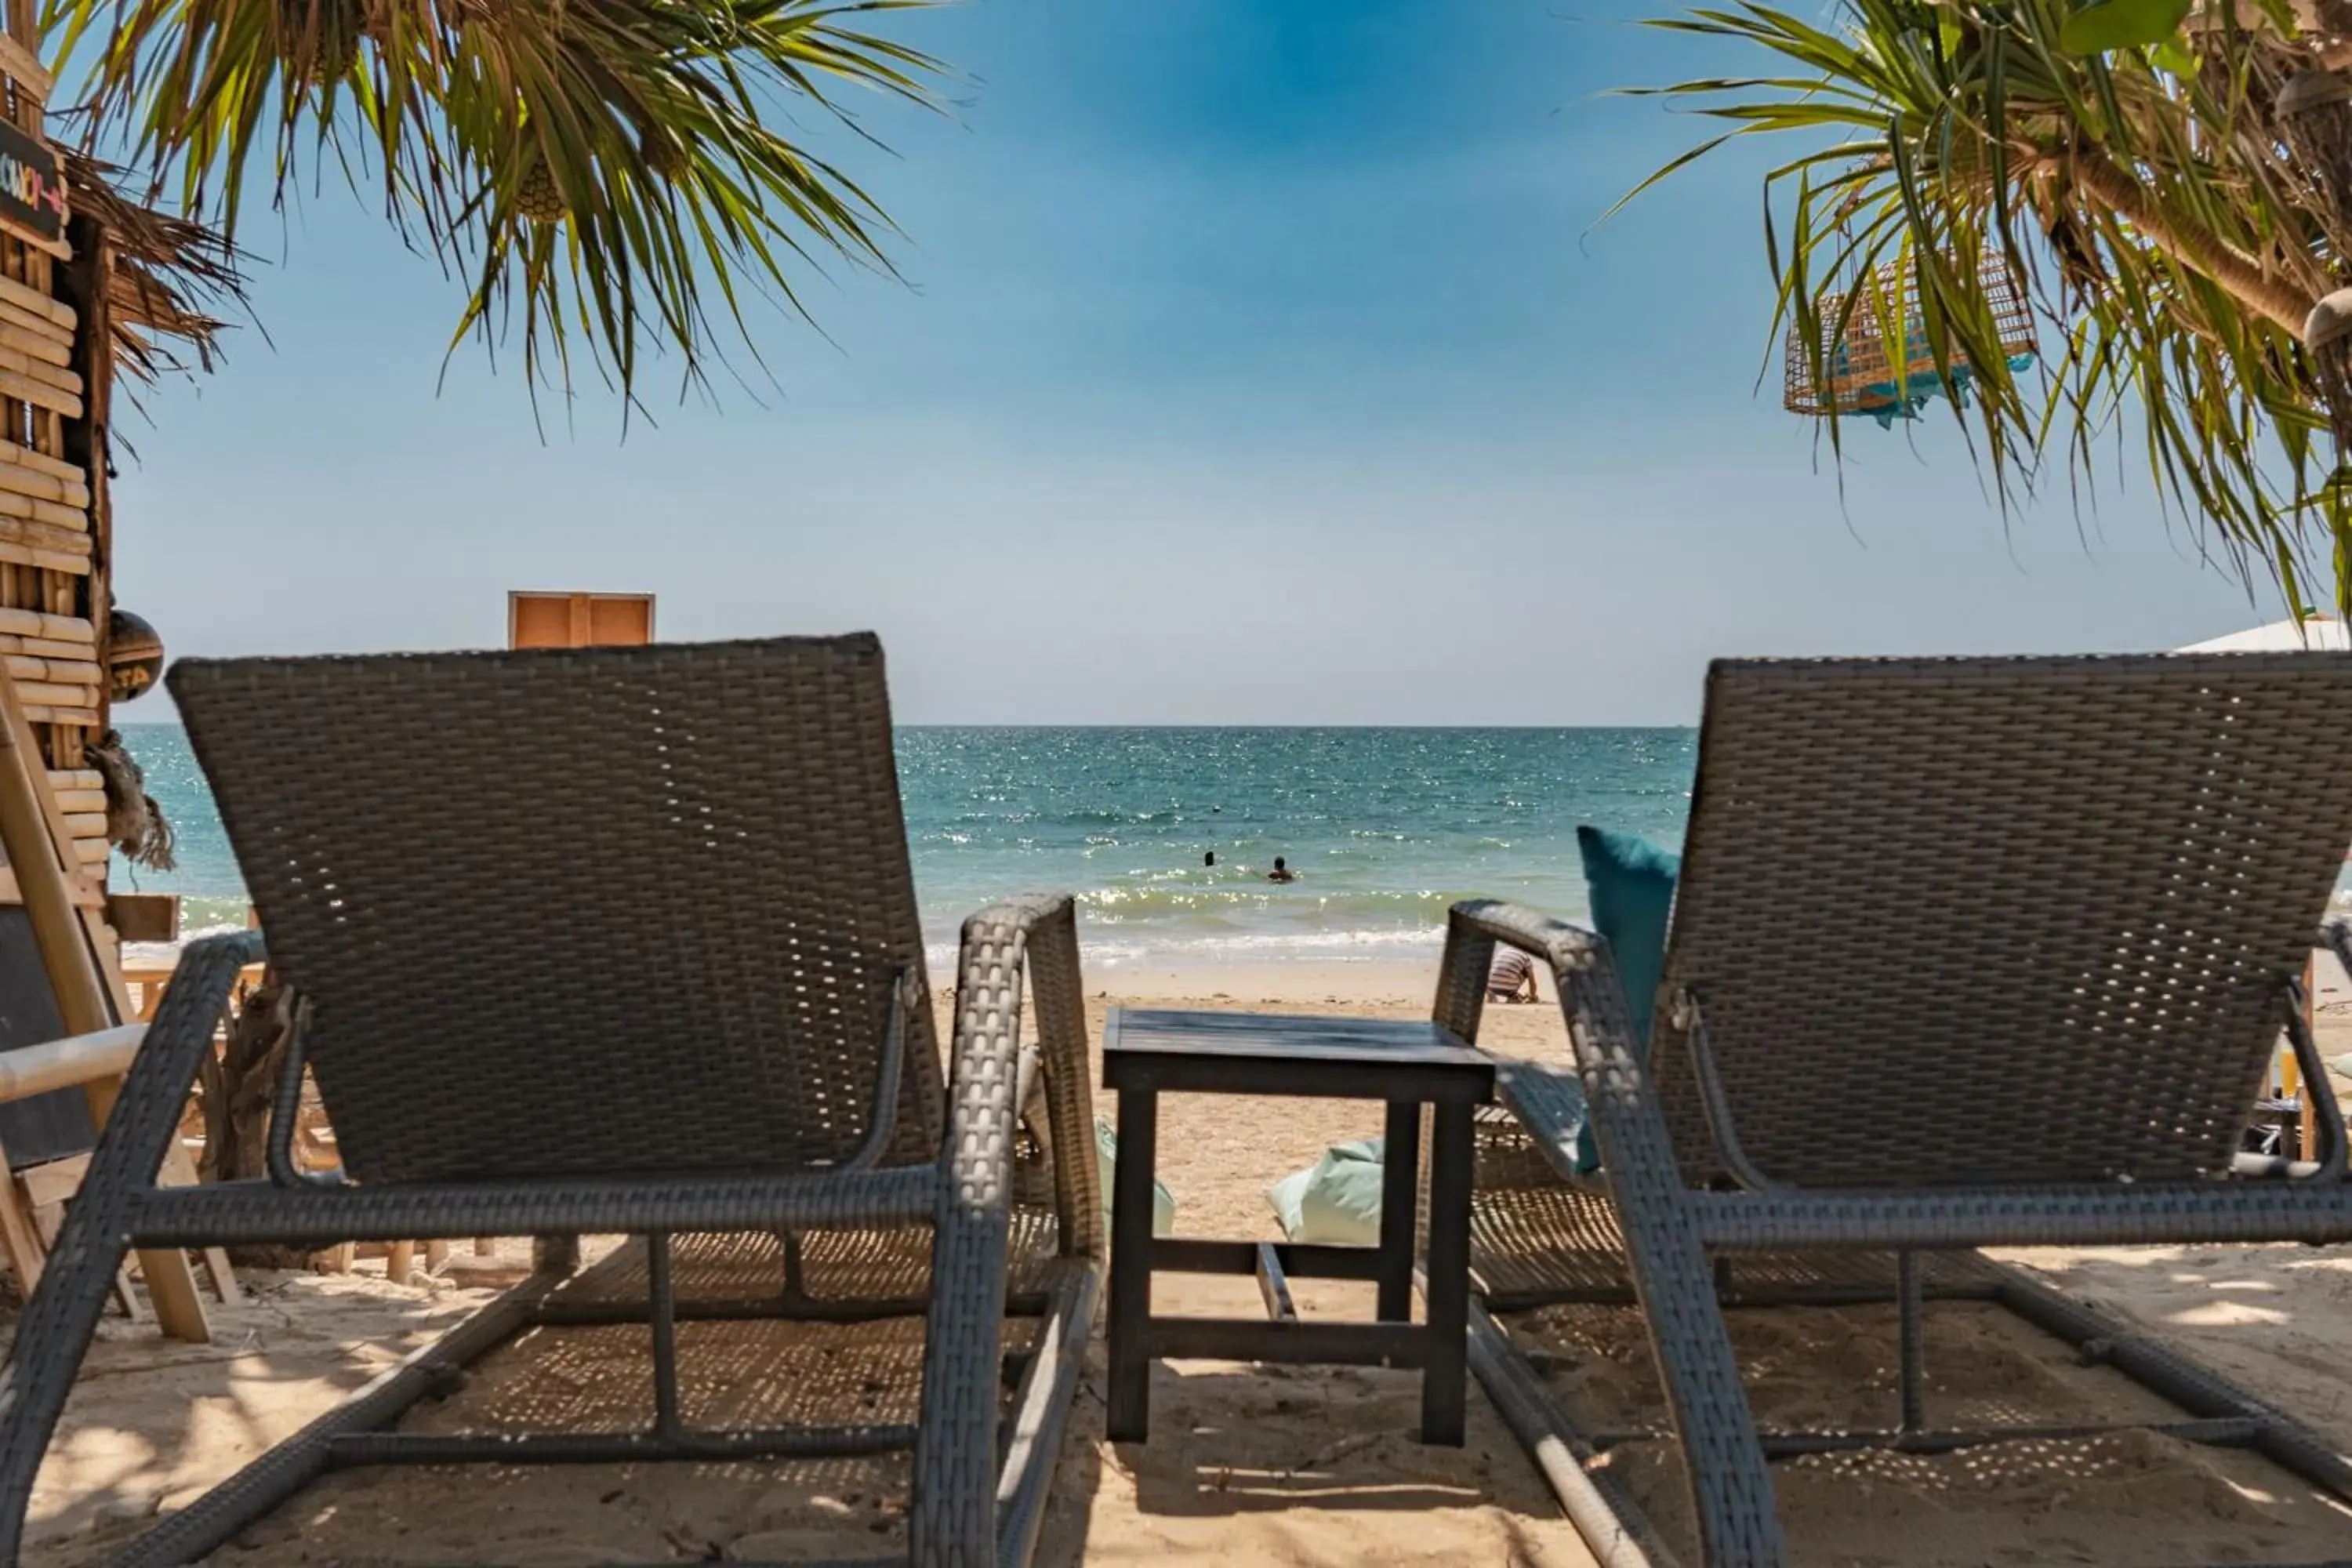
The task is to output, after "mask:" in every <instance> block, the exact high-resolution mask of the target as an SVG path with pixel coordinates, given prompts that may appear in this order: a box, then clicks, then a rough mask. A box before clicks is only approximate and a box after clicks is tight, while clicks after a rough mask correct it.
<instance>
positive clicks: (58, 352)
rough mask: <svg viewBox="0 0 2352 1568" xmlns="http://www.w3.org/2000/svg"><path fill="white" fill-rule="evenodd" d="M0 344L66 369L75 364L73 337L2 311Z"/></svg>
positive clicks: (59, 368) (47, 363) (24, 355)
mask: <svg viewBox="0 0 2352 1568" xmlns="http://www.w3.org/2000/svg"><path fill="white" fill-rule="evenodd" d="M0 347H5V348H6V349H7V350H8V351H9V352H10V353H15V354H20V355H22V356H23V357H24V358H26V359H27V360H29V361H32V362H33V363H37V364H46V365H49V366H52V367H54V368H56V369H58V370H64V369H66V368H67V367H68V366H69V365H71V364H72V363H73V340H72V339H71V338H68V337H67V336H66V335H65V334H64V333H62V332H59V331H57V329H55V328H54V327H52V328H49V329H47V330H46V331H43V330H40V329H37V328H34V327H31V326H29V325H26V319H25V318H24V317H23V316H20V315H17V314H16V313H14V312H12V311H8V310H0Z"/></svg>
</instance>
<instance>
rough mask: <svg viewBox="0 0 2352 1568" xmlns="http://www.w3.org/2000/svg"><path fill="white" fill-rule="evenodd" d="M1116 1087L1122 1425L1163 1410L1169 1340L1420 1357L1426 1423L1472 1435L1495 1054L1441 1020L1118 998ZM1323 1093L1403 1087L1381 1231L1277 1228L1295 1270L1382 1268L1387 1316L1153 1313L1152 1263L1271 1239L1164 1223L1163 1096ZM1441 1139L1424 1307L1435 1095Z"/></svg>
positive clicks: (1110, 1060)
mask: <svg viewBox="0 0 2352 1568" xmlns="http://www.w3.org/2000/svg"><path fill="white" fill-rule="evenodd" d="M1103 1087H1104V1088H1106V1089H1116V1090H1118V1171H1117V1175H1116V1178H1115V1180H1114V1184H1113V1187H1112V1193H1111V1222H1110V1230H1111V1252H1110V1323H1109V1338H1110V1410H1109V1420H1108V1431H1109V1435H1110V1437H1111V1438H1112V1440H1113V1441H1115V1442H1138V1443H1139V1442H1141V1441H1143V1440H1144V1439H1145V1438H1146V1437H1147V1436H1149V1435H1150V1426H1151V1363H1152V1361H1153V1359H1154V1358H1156V1357H1160V1356H1198V1357H1208V1358H1213V1359H1217V1360H1225V1361H1265V1362H1331V1363H1347V1364H1354V1365H1377V1364H1381V1363H1386V1364H1388V1365H1391V1366H1408V1367H1419V1368H1420V1369H1421V1373H1422V1380H1421V1437H1422V1441H1423V1442H1425V1443H1444V1444H1450V1445H1453V1446H1454V1447H1459V1446H1460V1445H1461V1443H1462V1440H1463V1402H1464V1399H1465V1396H1466V1393H1467V1387H1466V1383H1465V1363H1466V1359H1467V1353H1468V1343H1469V1341H1468V1326H1469V1300H1470V1182H1471V1127H1470V1122H1471V1115H1472V1111H1473V1110H1474V1109H1475V1107H1477V1106H1480V1105H1483V1104H1485V1103H1486V1101H1487V1100H1490V1099H1491V1098H1492V1097H1493V1095H1494V1089H1495V1064H1494V1063H1493V1062H1492V1061H1491V1060H1490V1059H1488V1058H1486V1056H1484V1055H1482V1054H1481V1053H1480V1052H1478V1051H1477V1050H1475V1049H1474V1048H1473V1047H1470V1046H1468V1045H1465V1044H1464V1043H1463V1042H1462V1040H1461V1039H1460V1038H1458V1037H1455V1036H1454V1035H1453V1034H1451V1033H1449V1032H1448V1031H1446V1030H1445V1029H1444V1028H1441V1027H1439V1026H1437V1025H1435V1024H1432V1023H1413V1022H1394V1021H1382V1020H1378V1019H1368V1018H1320V1017H1289V1016H1265V1015H1259V1014H1248V1013H1190V1012H1165V1011H1159V1010H1147V1009H1143V1008H1132V1007H1114V1008H1112V1009H1111V1012H1110V1019H1109V1022H1108V1025H1107V1026H1105V1028H1104V1031H1103ZM1162 1093H1171V1094H1271V1095H1308V1096H1316V1097H1324V1098H1337V1099H1345V1100H1385V1101H1386V1102H1387V1103H1388V1129H1387V1146H1386V1149H1385V1151H1384V1155H1385V1158H1384V1161H1383V1167H1382V1176H1381V1239H1380V1244H1379V1245H1378V1246H1376V1247H1325V1246H1310V1245H1303V1244H1298V1243H1289V1244H1281V1245H1274V1244H1266V1245H1265V1247H1264V1251H1265V1253H1266V1254H1269V1255H1270V1256H1271V1258H1272V1259H1274V1260H1276V1266H1277V1267H1278V1268H1280V1270H1281V1271H1282V1272H1283V1273H1286V1274H1293V1275H1297V1276H1299V1277H1300V1278H1302V1279H1370V1280H1375V1281H1377V1282H1378V1284H1379V1287H1380V1289H1379V1299H1378V1306H1377V1310H1376V1315H1377V1317H1378V1318H1379V1320H1380V1321H1378V1322H1373V1323H1323V1322H1317V1323H1307V1322H1299V1321H1296V1320H1295V1319H1293V1320H1289V1321H1283V1320H1280V1319H1277V1320H1276V1321H1260V1320H1258V1319H1255V1318H1155V1317H1153V1316H1152V1315H1151V1275H1152V1271H1153V1270H1154V1269H1166V1270H1169V1271H1170V1272H1173V1273H1185V1274H1253V1273H1255V1274H1259V1275H1260V1276H1261V1283H1262V1284H1265V1286H1266V1291H1267V1296H1268V1300H1269V1305H1270V1306H1271V1304H1272V1303H1273V1302H1274V1300H1276V1298H1278V1297H1279V1296H1280V1295H1281V1289H1280V1284H1279V1281H1278V1280H1275V1281H1273V1282H1271V1283H1267V1282H1266V1280H1265V1266H1264V1265H1262V1264H1261V1261H1260V1259H1261V1244H1259V1243H1256V1242H1250V1241H1198V1240H1192V1239H1189V1238H1187V1239H1183V1240H1177V1239H1174V1238H1165V1237H1153V1235H1152V1234H1151V1184H1152V1179H1153V1176H1154V1174H1155V1166H1156V1165H1157V1163H1158V1152H1159V1151H1158V1136H1157V1132H1158V1122H1159V1110H1160V1095H1161V1094H1162ZM1424 1105H1429V1106H1433V1107H1434V1109H1435V1118H1434V1121H1435V1128H1434V1135H1433V1139H1432V1141H1431V1145H1430V1176H1429V1256H1428V1284H1427V1287H1426V1289H1427V1296H1428V1303H1429V1307H1428V1314H1427V1318H1426V1321H1423V1322H1422V1323H1419V1324H1416V1323H1414V1322H1413V1321H1412V1273H1413V1222H1414V1217H1415V1209H1416V1206H1417V1205H1416V1191H1415V1189H1416V1187H1417V1185H1418V1179H1419V1166H1420V1160H1421V1108H1422V1107H1423V1106H1424Z"/></svg>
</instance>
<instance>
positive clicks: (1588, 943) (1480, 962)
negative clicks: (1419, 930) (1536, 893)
mask: <svg viewBox="0 0 2352 1568" xmlns="http://www.w3.org/2000/svg"><path fill="white" fill-rule="evenodd" d="M1497 943H1500V944H1502V945H1503V946H1506V947H1514V948H1517V949H1518V950H1519V951H1520V952H1524V953H1526V954H1527V955H1528V956H1529V957H1530V958H1535V959H1539V960H1541V961H1542V962H1543V963H1545V964H1547V965H1548V966H1549V968H1550V970H1551V974H1552V983H1553V984H1554V985H1555V986H1557V987H1558V988H1559V1003H1560V1007H1561V1009H1562V1011H1563V1012H1565V1013H1567V1015H1568V1016H1569V1021H1570V1027H1571V1029H1573V1027H1574V1025H1575V1021H1576V1017H1577V1015H1578V1013H1579V1012H1580V1011H1583V1012H1585V1013H1588V1014H1590V1015H1591V1026H1592V1028H1593V1029H1594V1030H1595V1031H1596V1032H1597V1033H1604V1034H1607V1035H1609V1036H1611V1037H1612V1043H1614V1044H1617V1045H1621V1046H1622V1047H1624V1048H1625V1049H1626V1050H1628V1051H1629V1052H1632V1051H1634V1050H1635V1046H1634V1042H1633V1020H1632V1016H1631V1015H1630V1014H1629V1013H1628V1011H1627V1010H1626V1006H1625V994H1624V992H1623V990H1622V988H1621V987H1620V986H1619V984H1618V983H1617V961H1616V960H1615V959H1614V958H1613V957H1612V956H1611V954H1610V951H1609V941H1608V939H1607V938H1606V937H1603V936H1601V934H1600V933H1598V932H1597V931H1586V930H1585V929H1584V928H1583V927H1581V926H1575V925H1570V924H1569V923H1568V922H1567V921H1561V920H1554V919H1553V918H1552V917H1551V916H1549V915H1547V914H1541V913H1538V911H1537V910H1530V909H1528V908H1526V907H1524V906H1523V905H1519V904H1510V903H1505V902H1502V901H1501V900H1496V899H1469V900H1464V901H1463V902H1461V903H1458V904H1456V905H1454V908H1453V909H1452V910H1449V911H1447V915H1446V924H1445V957H1444V963H1443V967H1442V969H1441V971H1440V973H1439V976H1438V990H1437V1021H1438V1022H1439V1023H1441V1024H1444V1026H1446V1027H1448V1028H1450V1029H1452V1030H1453V1031H1454V1033H1455V1034H1457V1035H1459V1036H1461V1037H1463V1038H1464V1039H1465V1040H1468V1041H1470V1042H1472V1043H1473V1044H1475V1043H1476V1041H1477V1038H1478V1020H1479V1018H1480V1016H1482V1015H1483V1014H1484V1012H1485V1008H1486V973H1487V971H1488V970H1490V969H1491V968H1492V967H1493V966H1494V962H1495V947H1496V944H1497Z"/></svg>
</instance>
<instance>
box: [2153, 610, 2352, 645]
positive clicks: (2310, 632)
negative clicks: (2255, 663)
mask: <svg viewBox="0 0 2352 1568" xmlns="http://www.w3.org/2000/svg"><path fill="white" fill-rule="evenodd" d="M2297 648H2308V649H2310V650H2311V651H2313V652H2315V653H2342V652H2344V651H2345V650H2346V649H2347V648H2352V639H2347V637H2345V634H2344V623H2343V622H2342V621H2330V620H2323V619H2321V618H2320V617H2319V616H2306V617H2305V618H2304V619H2303V620H2301V621H2299V622H2298V621H2294V620H2284V621H2273V622H2272V623H2271V624H2270V625H2268V626H2255V627H2253V628H2252V630H2250V631H2242V632H2231V634H2230V635H2229V636H2228V637H2214V638H2211V639H2210V640H2209V641H2206V642H2199V643H2190V644H2189V646H2188V647H2181V648H2175V649H2173V650H2172V651H2173V652H2175V653H2293V652H2294V651H2295V650H2296V649H2297Z"/></svg>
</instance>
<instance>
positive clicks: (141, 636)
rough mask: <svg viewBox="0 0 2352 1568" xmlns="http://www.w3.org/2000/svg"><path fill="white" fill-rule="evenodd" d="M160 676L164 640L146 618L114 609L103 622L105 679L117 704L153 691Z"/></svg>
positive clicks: (161, 672)
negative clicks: (104, 629)
mask: <svg viewBox="0 0 2352 1568" xmlns="http://www.w3.org/2000/svg"><path fill="white" fill-rule="evenodd" d="M162 675H163V638H162V637H159V636H157V635H156V632H155V628H154V627H153V626H149V625H148V624H147V621H146V618H145V617H144V616H134V615H132V614H131V612H130V611H128V610H115V611H113V612H111V613H110V614H109V615H108V616H107V620H106V679H107V686H108V688H109V689H110V692H111V693H112V696H113V699H114V700H115V701H117V702H128V701H130V700H132V699H133V698H136V697H142V696H144V695H146V693H147V692H148V691H149V690H150V689H152V688H153V686H154V684H155V682H156V679H158V678H159V677H161V676H162Z"/></svg>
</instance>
